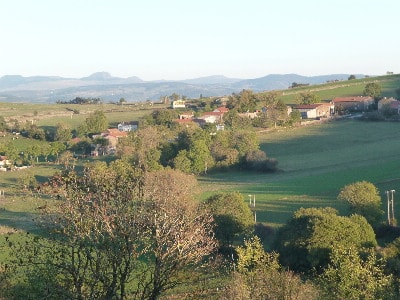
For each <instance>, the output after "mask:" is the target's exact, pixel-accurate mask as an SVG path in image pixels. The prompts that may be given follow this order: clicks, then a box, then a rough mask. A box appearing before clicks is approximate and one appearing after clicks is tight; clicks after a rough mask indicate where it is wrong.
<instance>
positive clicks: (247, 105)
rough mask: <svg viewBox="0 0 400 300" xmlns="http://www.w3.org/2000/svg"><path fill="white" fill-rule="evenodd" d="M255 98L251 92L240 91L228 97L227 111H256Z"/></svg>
mask: <svg viewBox="0 0 400 300" xmlns="http://www.w3.org/2000/svg"><path fill="white" fill-rule="evenodd" d="M256 105H257V98H256V96H255V95H254V93H253V91H252V90H242V91H241V92H240V93H239V94H235V93H233V94H232V96H229V101H228V107H229V109H232V108H235V109H236V110H237V111H238V112H253V111H255V109H256Z"/></svg>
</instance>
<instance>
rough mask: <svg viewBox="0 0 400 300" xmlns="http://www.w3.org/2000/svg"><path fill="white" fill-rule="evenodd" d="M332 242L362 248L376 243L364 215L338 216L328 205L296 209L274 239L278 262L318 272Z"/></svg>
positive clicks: (298, 269) (298, 268)
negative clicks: (278, 257) (278, 255)
mask: <svg viewBox="0 0 400 300" xmlns="http://www.w3.org/2000/svg"><path fill="white" fill-rule="evenodd" d="M336 245H344V246H351V245H353V246H354V247H356V248H357V249H362V248H372V247H375V246H376V245H377V242H376V239H375V233H374V231H373V229H372V227H371V225H369V224H368V222H367V220H366V219H365V218H364V217H362V216H360V215H352V216H350V217H342V216H338V215H337V211H336V210H335V209H333V208H330V207H326V208H301V209H299V210H298V211H296V212H295V213H294V215H293V217H292V218H291V219H290V220H289V221H288V223H286V224H285V225H284V226H283V227H281V228H280V229H279V231H278V233H277V235H276V240H275V248H276V249H277V251H278V252H279V254H280V260H281V262H282V264H283V265H284V266H288V267H290V268H291V269H292V270H295V271H301V272H310V271H312V270H314V269H316V270H317V271H321V270H322V269H323V268H324V267H326V266H327V265H328V263H329V257H330V254H331V252H332V249H333V247H335V246H336Z"/></svg>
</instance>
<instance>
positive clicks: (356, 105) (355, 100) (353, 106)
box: [332, 96, 375, 112]
mask: <svg viewBox="0 0 400 300" xmlns="http://www.w3.org/2000/svg"><path fill="white" fill-rule="evenodd" d="M332 103H333V104H334V105H335V111H339V112H340V111H366V110H368V109H370V107H371V105H373V104H374V103H375V100H374V98H372V97H370V96H351V97H336V98H333V100H332Z"/></svg>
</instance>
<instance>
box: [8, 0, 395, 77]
mask: <svg viewBox="0 0 400 300" xmlns="http://www.w3.org/2000/svg"><path fill="white" fill-rule="evenodd" d="M271 2H272V3H271ZM1 9H2V12H3V14H2V18H0V34H1V37H2V47H1V50H0V66H1V68H0V77H1V76H4V75H22V76H34V75H47V76H62V77H70V78H80V77H85V76H89V75H90V74H92V73H95V72H100V71H105V72H109V73H110V74H111V75H113V76H116V77H124V78H126V77H130V76H138V77H139V78H141V79H143V80H159V79H168V80H181V79H188V78H196V77H204V76H210V75H224V76H227V77H231V78H256V77H262V76H265V75H267V74H287V73H297V74H301V75H306V76H311V75H322V74H335V73H348V74H371V75H372V74H373V75H382V74H385V73H386V71H392V72H395V73H398V72H400V60H399V59H398V49H400V40H399V39H397V38H396V37H397V32H396V31H395V30H396V29H397V27H398V24H397V13H398V11H399V10H400V2H398V1H397V0H382V1H379V2H376V1H372V0H364V1H361V0H352V1H349V0H347V1H346V0H336V1H333V0H326V1H320V0H304V1H291V0H282V1H265V0H250V1H242V0H238V1H227V0H219V1H211V0H203V1H196V2H192V1H184V0H170V1H163V0H148V1H130V0H116V1H112V2H111V1H107V0H87V1H81V0H68V1H67V0H59V1H51V0H37V1H30V0H13V1H4V2H3V3H2V7H1Z"/></svg>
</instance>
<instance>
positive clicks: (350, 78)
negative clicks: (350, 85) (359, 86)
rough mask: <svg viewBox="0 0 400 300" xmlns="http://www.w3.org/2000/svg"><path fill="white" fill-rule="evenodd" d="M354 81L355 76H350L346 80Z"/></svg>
mask: <svg viewBox="0 0 400 300" xmlns="http://www.w3.org/2000/svg"><path fill="white" fill-rule="evenodd" d="M354 79H356V76H355V75H350V76H349V78H347V80H354Z"/></svg>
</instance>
